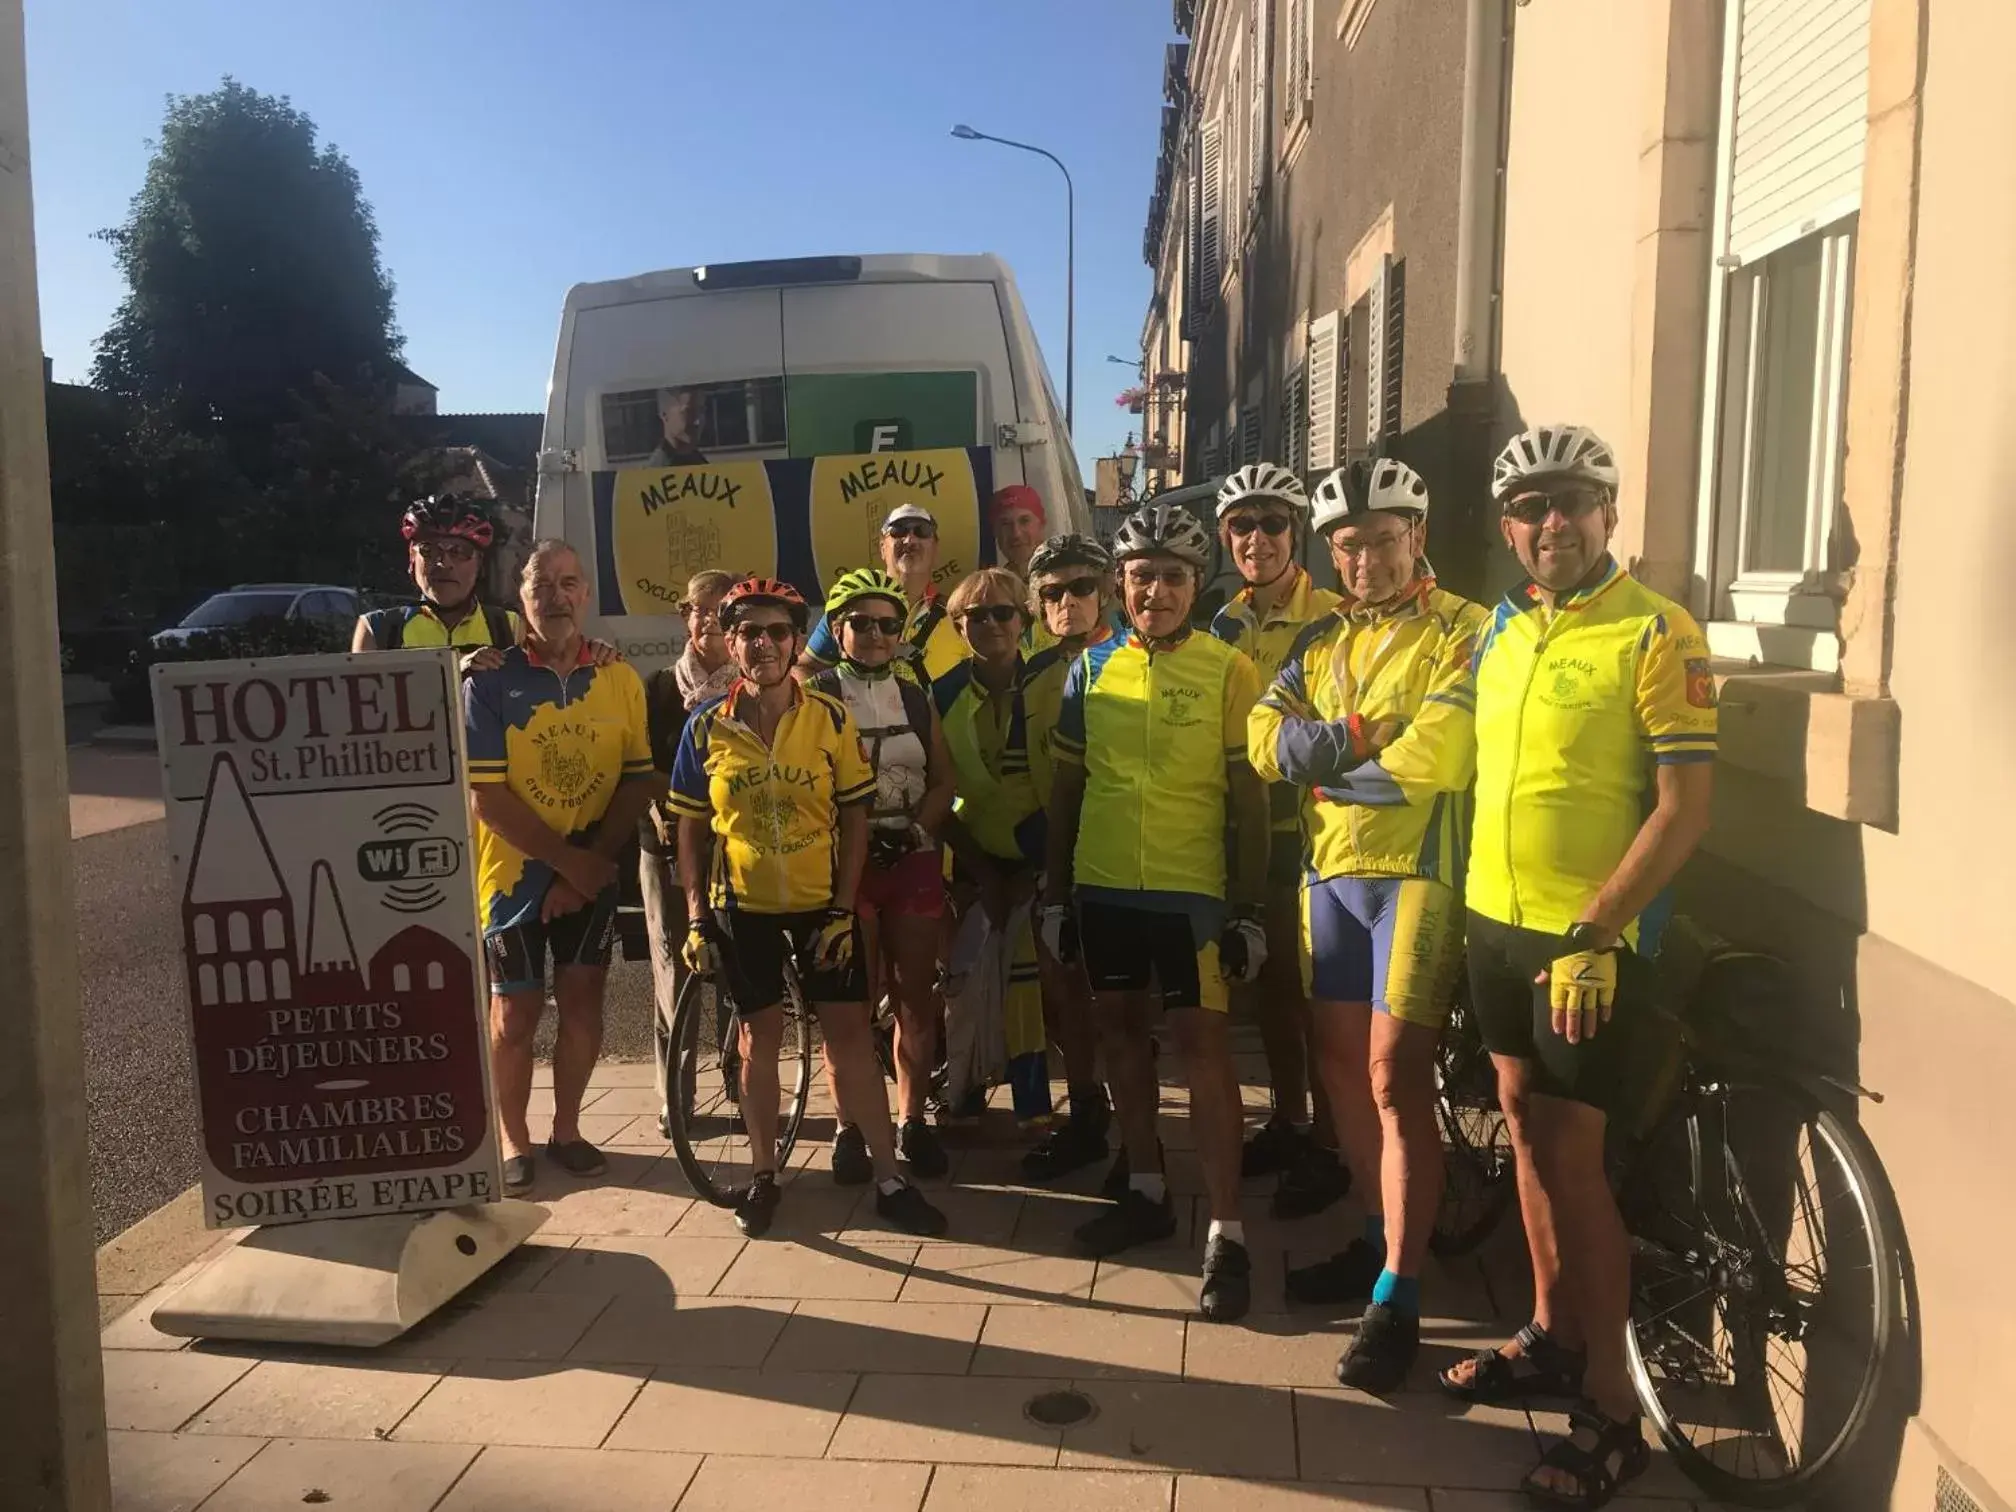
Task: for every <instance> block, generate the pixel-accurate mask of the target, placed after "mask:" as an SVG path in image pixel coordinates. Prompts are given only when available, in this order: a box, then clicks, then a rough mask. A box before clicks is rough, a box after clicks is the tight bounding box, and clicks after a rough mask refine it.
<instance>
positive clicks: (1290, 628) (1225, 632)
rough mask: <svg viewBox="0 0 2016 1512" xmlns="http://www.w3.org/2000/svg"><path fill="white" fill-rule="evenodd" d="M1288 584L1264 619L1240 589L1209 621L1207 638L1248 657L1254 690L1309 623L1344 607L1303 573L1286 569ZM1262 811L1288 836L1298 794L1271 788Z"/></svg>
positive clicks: (1275, 670) (1266, 681) (1271, 675)
mask: <svg viewBox="0 0 2016 1512" xmlns="http://www.w3.org/2000/svg"><path fill="white" fill-rule="evenodd" d="M1289 571H1291V572H1293V573H1294V574H1295V581H1294V584H1293V585H1292V586H1291V587H1290V588H1289V590H1288V593H1287V595H1286V596H1285V597H1283V598H1282V600H1281V601H1280V602H1279V603H1277V604H1276V605H1275V606H1274V607H1273V608H1272V609H1271V610H1269V611H1268V613H1267V616H1266V618H1265V619H1262V618H1261V616H1260V611H1259V610H1258V609H1256V608H1254V606H1253V589H1252V588H1251V587H1250V586H1249V587H1245V588H1242V589H1240V590H1239V591H1238V592H1237V593H1235V594H1233V595H1232V597H1231V598H1230V599H1228V600H1227V601H1226V603H1225V606H1224V607H1223V608H1222V609H1220V610H1219V611H1218V612H1217V613H1216V614H1215V615H1213V616H1212V617H1211V633H1212V634H1213V635H1215V636H1217V637H1218V639H1220V640H1222V641H1223V642H1225V644H1226V645H1228V646H1237V647H1238V648H1239V649H1240V650H1241V651H1244V652H1245V653H1246V655H1247V656H1249V657H1250V658H1252V661H1253V665H1254V666H1255V667H1256V668H1258V669H1259V672H1260V686H1261V687H1263V688H1265V687H1268V686H1269V685H1271V684H1272V683H1273V681H1274V679H1275V677H1276V676H1277V675H1278V674H1279V673H1280V671H1281V664H1282V663H1283V662H1284V661H1286V660H1287V659H1288V653H1289V650H1290V649H1291V648H1292V647H1293V646H1294V645H1295V642H1296V638H1297V637H1298V636H1300V635H1301V634H1302V631H1303V629H1304V628H1305V627H1306V626H1307V625H1308V624H1309V623H1310V622H1311V621H1313V620H1316V619H1319V618H1321V617H1322V616H1324V615H1326V614H1328V613H1329V612H1330V611H1331V610H1332V609H1335V608H1336V607H1337V606H1338V605H1339V604H1341V603H1343V602H1344V599H1343V595H1341V594H1337V593H1332V592H1331V591H1330V590H1329V589H1328V588H1318V587H1317V586H1316V582H1315V579H1313V578H1311V577H1310V576H1309V574H1308V572H1306V571H1305V570H1304V569H1303V568H1301V567H1291V568H1289ZM1267 803H1268V809H1269V811H1270V812H1271V813H1272V815H1273V818H1274V828H1275V829H1276V830H1277V831H1281V832H1285V833H1292V832H1293V831H1294V829H1295V827H1296V825H1297V824H1298V823H1299V822H1300V820H1299V812H1300V808H1301V802H1300V795H1299V794H1298V793H1297V792H1296V791H1295V789H1294V788H1293V787H1292V786H1290V785H1287V784H1284V783H1278V782H1277V783H1274V784H1272V785H1271V786H1270V787H1269V789H1268V793H1267Z"/></svg>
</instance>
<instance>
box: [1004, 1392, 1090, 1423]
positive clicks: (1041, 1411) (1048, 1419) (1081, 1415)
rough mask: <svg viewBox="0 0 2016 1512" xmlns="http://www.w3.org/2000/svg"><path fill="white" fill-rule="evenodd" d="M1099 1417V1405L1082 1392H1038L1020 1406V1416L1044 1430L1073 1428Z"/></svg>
mask: <svg viewBox="0 0 2016 1512" xmlns="http://www.w3.org/2000/svg"><path fill="white" fill-rule="evenodd" d="M1098 1415H1099V1404H1098V1403H1097V1402H1095V1401H1093V1400H1092V1398H1090V1397H1088V1396H1087V1395H1085V1393H1084V1392H1082V1391H1039V1392H1038V1393H1037V1394H1036V1395H1035V1396H1033V1397H1031V1398H1029V1400H1028V1401H1026V1402H1024V1403H1023V1404H1022V1416H1024V1417H1026V1418H1027V1419H1029V1421H1030V1422H1032V1423H1037V1424H1040V1425H1041V1426H1043V1427H1045V1428H1075V1427H1077V1426H1078V1425H1079V1424H1080V1423H1089V1422H1091V1421H1092V1419H1094V1418H1095V1417H1097V1416H1098Z"/></svg>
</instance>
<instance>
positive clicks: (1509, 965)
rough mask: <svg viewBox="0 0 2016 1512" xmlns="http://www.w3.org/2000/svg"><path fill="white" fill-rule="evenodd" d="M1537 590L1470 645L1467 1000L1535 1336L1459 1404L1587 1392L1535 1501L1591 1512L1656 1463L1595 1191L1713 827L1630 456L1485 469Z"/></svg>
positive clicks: (1519, 596)
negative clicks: (1638, 542) (1526, 1273)
mask: <svg viewBox="0 0 2016 1512" xmlns="http://www.w3.org/2000/svg"><path fill="white" fill-rule="evenodd" d="M1492 494H1493V497H1494V499H1495V500H1496V502H1497V504H1498V507H1499V509H1500V511H1501V514H1500V520H1499V528H1500V530H1501V531H1502V532H1503V534H1504V537H1505V544H1506V545H1507V546H1509V547H1510V548H1511V549H1512V552H1513V554H1514V555H1515V556H1517V557H1518V559H1519V562H1520V565H1521V566H1523V567H1524V568H1525V569H1526V571H1527V572H1528V573H1529V574H1530V575H1531V581H1530V582H1528V583H1526V584H1524V585H1523V586H1521V587H1520V588H1519V589H1517V590H1515V591H1514V592H1513V593H1511V594H1510V595H1508V596H1507V597H1506V599H1505V601H1504V603H1502V604H1500V605H1499V606H1498V609H1497V611H1496V612H1495V613H1494V614H1493V615H1492V617H1491V620H1490V623H1489V624H1488V625H1487V627H1486V629H1485V631H1484V634H1483V635H1482V636H1481V637H1480V639H1479V641H1478V649H1477V654H1476V657H1475V658H1474V661H1473V667H1474V671H1475V678H1476V698H1477V796H1476V803H1477V820H1476V828H1475V833H1474V839H1473V842H1472V850H1471V857H1470V870H1469V885H1468V895H1467V902H1468V904H1469V910H1470V912H1469V918H1468V933H1469V943H1468V956H1469V971H1470V993H1471V998H1472V1001H1473V1003H1474V1005H1475V1010H1476V1015H1477V1024H1478V1028H1479V1029H1480V1030H1481V1031H1482V1034H1483V1037H1484V1044H1485V1047H1486V1048H1487V1049H1489V1050H1490V1051H1491V1055H1492V1059H1493V1060H1494V1061H1495V1062H1496V1063H1497V1067H1498V1086H1499V1101H1500V1104H1501V1106H1503V1108H1504V1110H1505V1114H1506V1119H1507V1123H1508V1125H1509V1128H1510V1132H1511V1136H1512V1148H1513V1153H1514V1155H1515V1157H1516V1158H1517V1160H1518V1162H1519V1200H1520V1210H1521V1213H1522V1215H1523V1216H1524V1218H1525V1223H1526V1236H1527V1244H1528V1247H1529V1249H1530V1251H1531V1254H1532V1261H1533V1286H1534V1306H1533V1321H1532V1322H1531V1323H1530V1324H1528V1325H1527V1326H1526V1327H1525V1328H1522V1329H1521V1330H1520V1331H1519V1333H1518V1336H1517V1337H1516V1338H1514V1339H1513V1340H1512V1341H1511V1342H1509V1343H1508V1344H1506V1345H1505V1346H1504V1347H1502V1348H1501V1349H1497V1350H1486V1351H1484V1352H1483V1353H1481V1354H1479V1355H1477V1356H1475V1357H1474V1358H1473V1359H1471V1360H1467V1361H1464V1362H1463V1363H1462V1364H1459V1365H1457V1366H1455V1367H1454V1368H1453V1369H1451V1370H1448V1371H1445V1372H1444V1373H1443V1375H1442V1377H1441V1380H1442V1384H1443V1386H1444V1387H1445V1389H1447V1390H1448V1391H1450V1392H1451V1393H1453V1394H1455V1395H1457V1396H1459V1397H1462V1398H1463V1399H1465V1400H1467V1401H1508V1400H1515V1399H1518V1398H1522V1397H1526V1396H1532V1395H1536V1394H1549V1395H1554V1394H1559V1395H1568V1396H1580V1397H1582V1398H1584V1400H1585V1404H1586V1405H1585V1408H1584V1410H1583V1411H1580V1412H1578V1413H1576V1414H1575V1415H1574V1418H1573V1419H1572V1421H1573V1425H1574V1429H1573V1432H1572V1433H1571V1434H1570V1435H1569V1437H1568V1438H1566V1439H1563V1440H1561V1441H1559V1442H1557V1443H1556V1444H1554V1445H1553V1446H1552V1447H1551V1448H1549V1449H1548V1451H1547V1452H1546V1454H1545V1455H1543V1456H1542V1458H1541V1462H1540V1464H1539V1466H1538V1467H1537V1468H1536V1469H1534V1470H1533V1472H1532V1473H1531V1474H1530V1475H1529V1476H1528V1477H1527V1481H1526V1486H1527V1489H1528V1490H1529V1491H1530V1492H1532V1493H1534V1494H1536V1495H1537V1496H1539V1497H1541V1498H1543V1499H1545V1500H1547V1501H1550V1502H1553V1503H1557V1504H1560V1505H1564V1506H1576V1507H1595V1506H1600V1505H1601V1504H1602V1503H1603V1502H1604V1501H1605V1500H1607V1499H1608V1498H1609V1496H1610V1495H1612V1494H1613V1493H1614V1492H1615V1491H1616V1489H1617V1488H1618V1487H1620V1486H1622V1485H1623V1484H1624V1483H1625V1482H1627V1481H1629V1480H1631V1479H1632V1478H1633V1477H1635V1476H1637V1475H1639V1474H1641V1473H1643V1471H1644V1470H1645V1468H1646V1466H1647V1464H1648V1462H1649V1460H1650V1452H1649V1450H1648V1448H1647V1446H1646V1444H1645V1441H1644V1432H1643V1426H1642V1424H1641V1421H1640V1418H1639V1412H1638V1403H1637V1398H1636V1396H1635V1394H1634V1393H1633V1391H1632V1389H1631V1384H1630V1380H1629V1378H1628V1376H1627V1374H1626V1368H1625V1346H1624V1330H1625V1320H1626V1317H1627V1315H1628V1313H1629V1310H1630V1285H1631V1276H1630V1257H1629V1251H1628V1249H1627V1247H1626V1239H1625V1234H1624V1226H1623V1223H1622V1221H1621V1219H1620V1218H1619V1216H1618V1213H1617V1204H1616V1202H1615V1200H1614V1199H1613V1197H1612V1195H1611V1192H1610V1186H1609V1182H1608V1181H1607V1179H1606V1177H1605V1170H1604V1162H1603V1146H1604V1131H1605V1124H1606V1122H1607V1120H1608V1118H1609V1117H1610V1116H1613V1115H1615V1116H1620V1117H1623V1118H1624V1119H1625V1120H1626V1121H1627V1123H1628V1122H1629V1121H1630V1120H1631V1119H1632V1118H1633V1116H1634V1115H1635V1114H1636V1113H1637V1112H1638V1111H1639V1109H1638V1108H1637V1107H1636V1106H1634V1103H1635V1101H1636V1099H1637V1098H1639V1097H1640V1096H1642V1095H1643V1094H1642V1092H1641V1091H1639V1090H1637V1089H1635V1088H1634V1086H1633V1084H1632V1082H1631V1080H1630V1079H1629V1071H1630V1068H1631V1067H1633V1066H1634V1065H1635V1064H1637V1062H1638V1058H1639V1056H1640V1055H1641V1054H1642V1051H1641V1050H1640V1049H1639V1048H1638V1045H1639V1042H1640V1040H1641V1036H1643V1035H1644V1034H1645V1033H1646V1029H1647V1026H1648V1025H1649V1023H1650V1021H1651V1013H1652V1008H1651V1000H1652V994H1651V985H1650V981H1649V978H1650V976H1651V966H1650V964H1649V963H1650V959H1651V956H1652V953H1653V950H1654V948H1655V945H1656V940H1655V939H1654V934H1655V932H1656V931H1655V930H1654V929H1653V928H1652V926H1651V925H1650V923H1649V922H1648V920H1647V918H1646V915H1647V913H1648V910H1649V909H1650V908H1651V906H1652V905H1653V904H1654V902H1655V901H1656V900H1657V899H1658V897H1659V895H1660V893H1661V892H1662V891H1663V890H1664V889H1665V887H1666V885H1667V884H1668V883H1669V882H1671V881H1672V880H1673V876H1674V874H1675V873H1676V872H1678V871H1679V869H1680V867H1681V864H1682V863H1683V862H1685V861H1686V859H1687V857H1688V856H1689V855H1690V854H1691V853H1692V852H1693V850H1694V847H1695V845H1696V844H1697V843H1698V842H1699V841H1700V839H1701V836H1702V835H1703V834H1704V833H1705V832H1706V830H1707V828H1708V806H1709V797H1710V790H1711V783H1712V776H1713V771H1714V760H1715V737H1716V716H1715V679H1714V675H1713V672H1712V670H1711V668H1710V665H1709V659H1708V647H1707V643H1706V641H1705V640H1704V639H1703V637H1702V635H1701V631H1700V628H1699V627H1698V626H1697V625H1696V624H1695V623H1694V620H1693V619H1692V617H1691V616H1689V615H1688V613H1687V611H1686V610H1685V609H1682V608H1681V607H1680V606H1679V605H1678V604H1676V603H1674V602H1672V600H1670V599H1667V598H1664V597H1662V596H1661V595H1659V594H1657V593H1654V592H1653V591H1652V590H1651V589H1649V588H1647V587H1645V586H1644V585H1643V584H1642V583H1640V582H1638V581H1637V580H1636V579H1634V578H1633V577H1631V575H1630V574H1629V573H1627V572H1625V571H1624V569H1623V568H1621V567H1619V566H1618V565H1617V562H1616V560H1615V559H1614V558H1613V557H1612V556H1611V555H1610V552H1609V543H1610V537H1611V533H1612V532H1613V531H1614V530H1615V529H1616V528H1617V464H1616V461H1615V459H1614V458H1613V456H1612V455H1611V452H1610V448H1609V447H1607V446H1606V445H1604V443H1603V441H1602V439H1601V438H1600V437H1598V436H1596V435H1595V434H1594V433H1593V432H1591V431H1589V430H1586V429H1584V428H1583V427H1581V426H1575V425H1548V426H1538V427H1535V428H1534V429H1532V430H1529V431H1526V432H1524V433H1522V434H1521V435H1518V436H1515V437H1513V438H1512V440H1511V442H1510V443H1509V444H1508V445H1507V446H1506V447H1505V450H1504V451H1503V452H1501V453H1500V454H1499V456H1498V460H1497V463H1496V464H1495V466H1494V469H1493V476H1492Z"/></svg>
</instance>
